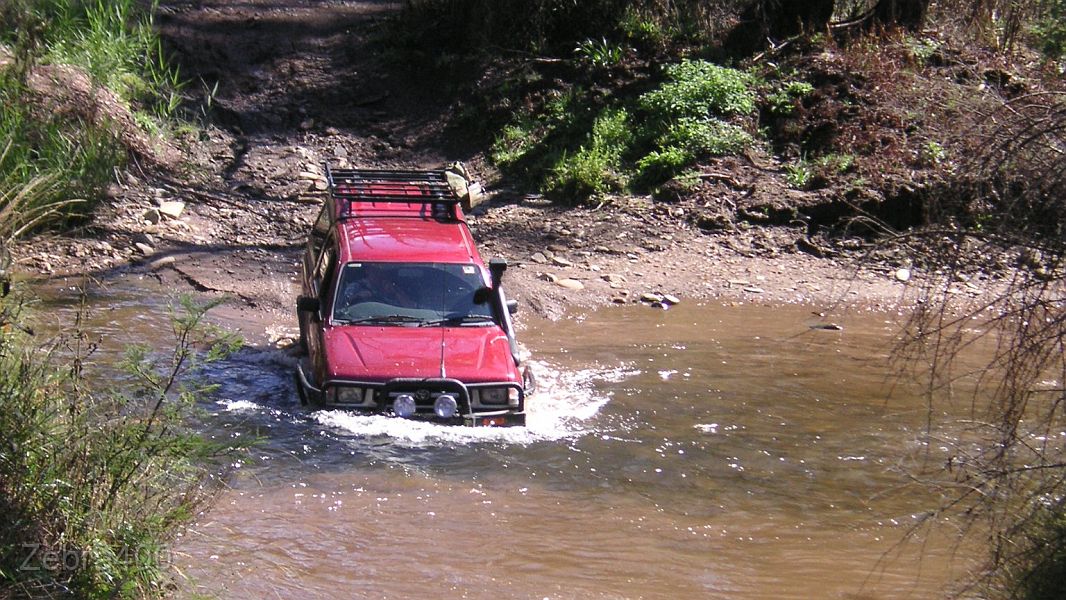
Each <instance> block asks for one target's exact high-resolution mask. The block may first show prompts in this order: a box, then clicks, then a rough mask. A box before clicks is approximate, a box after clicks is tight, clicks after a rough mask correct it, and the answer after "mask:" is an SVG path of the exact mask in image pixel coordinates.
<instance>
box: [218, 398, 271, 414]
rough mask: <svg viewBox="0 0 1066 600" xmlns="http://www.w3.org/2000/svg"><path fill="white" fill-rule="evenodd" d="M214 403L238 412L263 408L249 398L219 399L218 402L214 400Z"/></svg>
mask: <svg viewBox="0 0 1066 600" xmlns="http://www.w3.org/2000/svg"><path fill="white" fill-rule="evenodd" d="M215 404H218V405H219V406H222V407H224V408H225V409H226V410H227V411H229V412H240V411H245V410H254V411H259V410H263V406H261V405H259V404H256V403H255V402H252V401H251V400H219V401H218V402H215Z"/></svg>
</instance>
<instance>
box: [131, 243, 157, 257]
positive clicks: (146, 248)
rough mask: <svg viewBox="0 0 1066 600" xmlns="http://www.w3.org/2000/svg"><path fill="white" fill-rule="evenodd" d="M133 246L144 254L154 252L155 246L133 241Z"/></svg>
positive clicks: (147, 254)
mask: <svg viewBox="0 0 1066 600" xmlns="http://www.w3.org/2000/svg"><path fill="white" fill-rule="evenodd" d="M133 247H134V248H137V250H138V251H139V252H140V253H141V254H143V255H144V256H150V255H151V254H152V253H153V252H155V248H153V247H151V246H149V245H148V244H145V243H144V242H134V244H133Z"/></svg>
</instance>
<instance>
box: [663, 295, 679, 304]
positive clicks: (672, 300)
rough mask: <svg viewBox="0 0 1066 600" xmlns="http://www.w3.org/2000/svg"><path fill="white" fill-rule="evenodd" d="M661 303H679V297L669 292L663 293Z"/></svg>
mask: <svg viewBox="0 0 1066 600" xmlns="http://www.w3.org/2000/svg"><path fill="white" fill-rule="evenodd" d="M663 303H664V304H671V305H673V304H680V303H681V298H678V297H677V296H674V295H671V294H663Z"/></svg>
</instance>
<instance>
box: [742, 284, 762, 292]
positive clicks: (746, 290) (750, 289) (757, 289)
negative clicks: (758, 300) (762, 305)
mask: <svg viewBox="0 0 1066 600" xmlns="http://www.w3.org/2000/svg"><path fill="white" fill-rule="evenodd" d="M744 291H745V292H748V293H749V294H761V293H763V289H762V288H760V287H755V286H754V285H749V286H748V287H746V288H744Z"/></svg>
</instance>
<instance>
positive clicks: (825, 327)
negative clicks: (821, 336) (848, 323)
mask: <svg viewBox="0 0 1066 600" xmlns="http://www.w3.org/2000/svg"><path fill="white" fill-rule="evenodd" d="M810 327H811V329H820V330H822V331H844V328H843V327H841V326H840V325H837V324H836V323H815V324H814V325H811V326H810Z"/></svg>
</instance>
